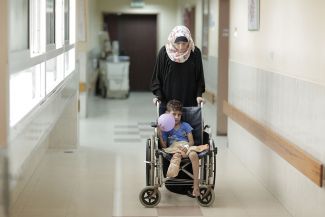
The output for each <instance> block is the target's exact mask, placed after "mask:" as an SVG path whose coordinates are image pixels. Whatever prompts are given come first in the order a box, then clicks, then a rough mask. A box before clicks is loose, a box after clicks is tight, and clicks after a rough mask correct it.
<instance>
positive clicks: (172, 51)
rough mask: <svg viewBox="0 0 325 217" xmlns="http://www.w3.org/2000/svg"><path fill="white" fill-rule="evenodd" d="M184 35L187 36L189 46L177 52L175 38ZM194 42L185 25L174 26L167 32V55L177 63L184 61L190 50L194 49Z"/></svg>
mask: <svg viewBox="0 0 325 217" xmlns="http://www.w3.org/2000/svg"><path fill="white" fill-rule="evenodd" d="M180 36H184V37H186V38H187V40H188V42H189V46H188V48H187V50H186V51H185V52H183V53H180V52H178V50H177V49H176V47H175V39H176V38H178V37H180ZM194 48H195V46H194V42H193V39H192V37H191V32H190V30H189V29H188V28H187V27H186V26H175V27H174V28H173V30H172V31H171V33H169V36H168V40H167V44H166V51H167V55H168V57H169V58H170V59H171V60H172V61H174V62H177V63H184V62H185V61H186V60H187V59H188V58H189V56H190V55H191V51H194Z"/></svg>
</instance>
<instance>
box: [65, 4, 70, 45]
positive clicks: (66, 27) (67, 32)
mask: <svg viewBox="0 0 325 217" xmlns="http://www.w3.org/2000/svg"><path fill="white" fill-rule="evenodd" d="M69 2H70V1H69V0H64V40H65V41H68V40H69V35H70V34H69V33H70V31H69V29H70V22H69V20H70V14H69V11H70V4H69Z"/></svg>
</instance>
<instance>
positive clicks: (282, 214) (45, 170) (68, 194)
mask: <svg viewBox="0 0 325 217" xmlns="http://www.w3.org/2000/svg"><path fill="white" fill-rule="evenodd" d="M151 97H152V95H151V94H150V93H131V95H130V98H129V99H127V100H109V99H106V100H104V99H100V98H93V99H91V106H90V108H89V111H90V112H89V117H88V118H87V119H83V120H80V147H79V148H78V149H77V150H72V152H71V151H64V150H49V151H48V153H47V154H46V156H45V157H44V158H43V160H42V162H41V164H40V165H39V167H38V168H37V170H36V172H35V173H34V175H33V177H32V178H31V180H30V182H29V183H28V185H27V186H26V188H25V189H24V192H23V193H22V194H21V195H20V197H19V199H18V201H17V203H16V204H14V206H13V207H14V209H13V212H12V216H14V217H111V216H114V217H123V216H130V217H140V216H147V217H157V216H174V217H176V216H206V217H208V216H211V217H212V216H214V217H218V216H220V217H230V216H231V217H263V216H265V217H289V216H291V215H290V214H289V213H288V212H287V211H286V209H285V208H284V207H283V206H282V205H281V204H280V203H279V202H278V201H277V200H276V199H275V198H274V197H273V196H272V195H271V194H270V193H269V192H268V191H267V190H266V189H265V188H264V187H263V186H262V185H261V184H260V183H259V181H258V180H257V179H256V178H255V177H254V176H253V175H252V174H251V173H250V172H249V171H248V170H247V169H246V168H245V167H244V166H243V165H242V164H241V162H239V161H238V159H237V158H236V157H235V156H234V155H233V154H232V153H231V152H230V151H229V149H228V148H227V139H226V138H225V137H214V140H215V142H216V145H217V147H218V148H219V153H218V155H217V162H216V165H217V175H216V186H215V189H214V191H215V196H216V199H215V202H214V204H213V206H212V207H208V208H205V207H200V206H199V205H198V203H197V202H196V200H195V199H192V198H189V197H187V196H182V195H178V194H175V193H171V192H169V191H167V190H166V189H165V188H164V187H163V188H161V189H160V190H161V196H162V198H161V202H160V203H159V205H158V206H157V207H156V208H144V207H143V206H142V205H141V203H140V202H139V199H138V195H139V192H140V191H141V190H142V189H143V188H144V187H145V164H144V159H145V140H146V138H148V137H150V136H151V134H152V129H151V128H150V127H149V123H150V122H151V121H154V120H155V116H156V115H155V114H156V109H155V107H154V106H153V104H152V103H151ZM204 111H205V114H204V116H205V117H207V118H206V123H208V124H210V125H211V126H212V130H213V132H215V118H214V117H215V113H216V112H215V108H214V107H213V106H212V105H209V104H208V103H207V104H206V106H205V110H204Z"/></svg>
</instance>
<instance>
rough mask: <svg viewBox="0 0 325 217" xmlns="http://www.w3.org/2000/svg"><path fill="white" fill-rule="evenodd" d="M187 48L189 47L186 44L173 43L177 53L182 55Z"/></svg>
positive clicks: (181, 42)
mask: <svg viewBox="0 0 325 217" xmlns="http://www.w3.org/2000/svg"><path fill="white" fill-rule="evenodd" d="M188 46H189V43H188V42H183V41H180V42H176V43H175V47H176V49H177V51H178V52H180V53H184V52H185V51H186V50H187V48H188Z"/></svg>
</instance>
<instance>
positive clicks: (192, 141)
mask: <svg viewBox="0 0 325 217" xmlns="http://www.w3.org/2000/svg"><path fill="white" fill-rule="evenodd" d="M187 139H188V145H189V146H192V145H194V138H193V134H192V133H191V132H189V133H187Z"/></svg>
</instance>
